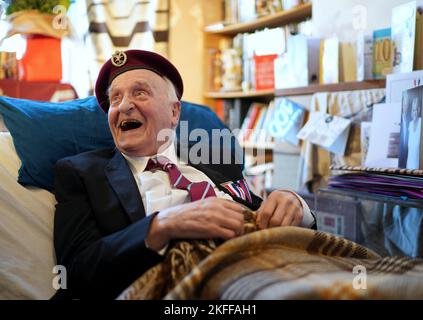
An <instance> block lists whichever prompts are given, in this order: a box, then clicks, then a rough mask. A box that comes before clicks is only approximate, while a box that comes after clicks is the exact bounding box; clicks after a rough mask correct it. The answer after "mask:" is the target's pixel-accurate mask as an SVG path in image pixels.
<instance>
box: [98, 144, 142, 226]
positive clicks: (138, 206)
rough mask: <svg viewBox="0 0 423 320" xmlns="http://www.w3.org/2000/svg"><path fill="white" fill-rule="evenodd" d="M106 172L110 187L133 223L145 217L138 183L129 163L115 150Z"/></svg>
mask: <svg viewBox="0 0 423 320" xmlns="http://www.w3.org/2000/svg"><path fill="white" fill-rule="evenodd" d="M105 171H106V176H107V179H108V180H109V182H110V185H111V186H112V188H113V190H114V191H115V193H116V195H117V197H118V198H119V201H120V203H121V204H122V206H123V207H124V209H125V211H126V213H127V214H128V216H129V218H130V219H131V221H132V222H135V221H137V220H139V219H141V218H143V217H145V209H144V205H143V203H142V199H141V196H140V194H139V192H138V186H137V183H136V181H135V179H134V176H133V175H132V171H131V169H130V168H129V166H128V163H127V162H126V160H125V158H124V157H123V156H122V154H121V153H120V152H119V151H117V150H115V154H114V156H113V157H112V159H111V160H110V162H109V164H108V165H107V167H106V170H105Z"/></svg>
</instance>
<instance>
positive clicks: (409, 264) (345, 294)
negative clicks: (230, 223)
mask: <svg viewBox="0 0 423 320" xmlns="http://www.w3.org/2000/svg"><path fill="white" fill-rule="evenodd" d="M215 245H216V244H215V243H207V242H202V241H191V242H190V241H181V242H178V243H176V245H175V246H174V247H173V248H172V249H171V250H170V251H169V253H168V256H167V257H166V259H165V261H164V262H163V263H161V264H159V265H157V266H156V267H154V268H152V269H150V270H149V271H148V272H146V273H145V274H144V275H143V276H141V278H139V279H138V280H137V281H135V282H134V283H133V284H132V285H131V286H130V287H129V288H128V289H127V290H125V291H124V292H123V293H122V294H121V295H120V297H119V299H157V298H165V299H242V300H243V299H423V260H419V259H410V258H405V257H380V256H379V255H377V254H376V253H374V252H373V251H371V250H369V249H366V248H365V247H362V246H360V245H358V244H356V243H353V242H351V241H348V240H346V239H343V238H340V237H336V236H334V235H331V234H328V233H324V232H319V231H314V230H309V229H304V228H297V227H280V228H273V229H268V230H262V231H257V232H252V233H249V234H246V235H244V236H242V237H239V238H235V239H232V240H230V241H227V242H225V243H223V244H221V245H220V246H218V247H217V248H216V249H213V246H215ZM178 257H183V258H182V259H181V260H180V261H179V262H178V263H175V261H176V260H177V258H178ZM172 259H173V264H172Z"/></svg>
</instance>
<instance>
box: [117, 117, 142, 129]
mask: <svg viewBox="0 0 423 320" xmlns="http://www.w3.org/2000/svg"><path fill="white" fill-rule="evenodd" d="M141 126H142V122H141V121H139V120H136V119H127V120H123V121H122V122H121V123H120V125H119V128H120V129H121V130H122V131H129V130H134V129H138V128H139V127H141Z"/></svg>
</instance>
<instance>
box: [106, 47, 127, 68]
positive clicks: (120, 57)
mask: <svg viewBox="0 0 423 320" xmlns="http://www.w3.org/2000/svg"><path fill="white" fill-rule="evenodd" d="M126 60H127V57H126V53H125V52H123V51H119V50H117V51H116V52H115V53H114V54H113V55H112V57H111V58H110V62H111V63H112V64H113V65H114V66H115V67H122V66H123V65H124V64H125V63H126Z"/></svg>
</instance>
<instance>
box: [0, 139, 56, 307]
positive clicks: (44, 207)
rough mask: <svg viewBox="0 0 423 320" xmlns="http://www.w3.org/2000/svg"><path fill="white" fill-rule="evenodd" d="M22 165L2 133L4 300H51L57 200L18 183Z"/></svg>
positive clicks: (0, 275)
mask: <svg viewBox="0 0 423 320" xmlns="http://www.w3.org/2000/svg"><path fill="white" fill-rule="evenodd" d="M20 165H21V162H20V160H19V158H18V156H17V154H16V151H15V148H14V145H13V140H12V137H11V136H10V133H8V132H0V181H1V183H0V288H1V289H0V299H49V298H50V297H51V296H52V295H53V294H54V293H55V290H54V288H53V285H52V281H53V278H54V276H55V274H53V272H52V270H53V266H54V264H55V262H54V261H55V257H54V250H53V218H54V205H55V203H56V201H55V198H54V196H53V194H52V193H50V192H48V191H46V190H43V189H39V188H24V187H22V186H21V185H20V184H18V183H17V182H16V176H17V174H18V170H19V167H20Z"/></svg>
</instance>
